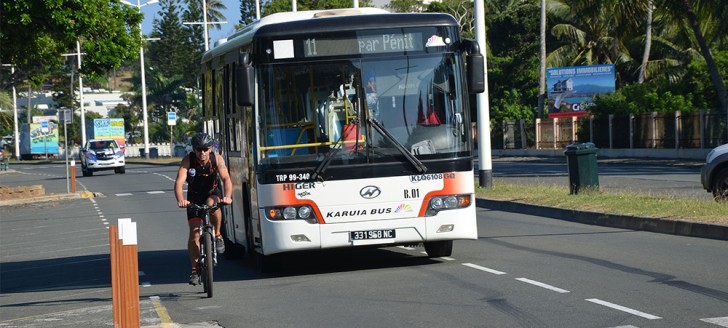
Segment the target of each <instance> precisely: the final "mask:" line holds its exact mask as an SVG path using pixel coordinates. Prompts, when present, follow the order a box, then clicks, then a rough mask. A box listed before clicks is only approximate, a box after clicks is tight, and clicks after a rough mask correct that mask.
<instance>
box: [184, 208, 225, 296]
mask: <svg viewBox="0 0 728 328" xmlns="http://www.w3.org/2000/svg"><path fill="white" fill-rule="evenodd" d="M222 206H224V204H219V203H218V204H215V205H213V206H208V205H197V204H193V203H190V204H189V205H188V207H190V208H193V209H195V210H198V211H201V212H202V213H204V215H203V217H202V221H201V222H200V255H199V256H198V257H197V274H198V275H200V282H201V283H202V287H203V289H204V292H205V293H207V297H208V298H210V297H212V283H213V268H214V267H215V266H216V265H217V250H216V248H215V242H216V241H215V227H214V226H213V225H212V223H210V213H212V212H213V211H215V210H216V209H218V208H221V207H222ZM198 213H199V212H198Z"/></svg>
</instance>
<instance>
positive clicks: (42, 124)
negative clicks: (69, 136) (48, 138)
mask: <svg viewBox="0 0 728 328" xmlns="http://www.w3.org/2000/svg"><path fill="white" fill-rule="evenodd" d="M40 132H43V133H48V121H43V122H40Z"/></svg>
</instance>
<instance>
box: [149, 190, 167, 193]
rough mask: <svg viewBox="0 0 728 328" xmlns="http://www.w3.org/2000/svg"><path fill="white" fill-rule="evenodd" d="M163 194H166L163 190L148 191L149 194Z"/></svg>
mask: <svg viewBox="0 0 728 328" xmlns="http://www.w3.org/2000/svg"><path fill="white" fill-rule="evenodd" d="M163 193H164V191H162V190H157V191H147V194H163Z"/></svg>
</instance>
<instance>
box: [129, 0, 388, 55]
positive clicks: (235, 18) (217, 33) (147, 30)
mask: <svg viewBox="0 0 728 328" xmlns="http://www.w3.org/2000/svg"><path fill="white" fill-rule="evenodd" d="M129 1H130V2H131V3H134V4H136V1H134V0H129ZM147 1H148V0H147ZM147 1H144V0H142V1H141V4H142V13H144V22H143V23H142V31H143V32H144V34H145V35H149V34H151V33H152V30H153V22H154V19H155V18H157V19H160V18H161V15H160V13H159V11H160V10H161V7H160V5H159V3H154V4H151V5H148V6H144V4H145V3H146V2H147ZM222 2H223V3H224V4H225V6H226V7H227V10H225V11H223V14H224V15H225V17H226V18H227V24H223V25H222V28H221V29H220V30H217V29H214V28H210V29H208V30H207V32H208V33H209V34H210V47H212V46H213V45H214V44H215V41H217V40H219V39H221V38H225V37H228V36H230V35H232V34H233V33H235V28H234V26H235V25H236V24H237V23H238V22H239V21H240V0H222ZM373 3H374V5H375V6H376V7H380V8H381V7H383V6H384V5H385V4H387V3H389V1H388V0H374V1H373Z"/></svg>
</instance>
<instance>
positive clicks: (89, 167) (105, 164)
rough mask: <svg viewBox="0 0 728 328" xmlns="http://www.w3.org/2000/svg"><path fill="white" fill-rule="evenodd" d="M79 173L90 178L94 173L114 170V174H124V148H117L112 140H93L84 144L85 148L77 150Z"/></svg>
mask: <svg viewBox="0 0 728 328" xmlns="http://www.w3.org/2000/svg"><path fill="white" fill-rule="evenodd" d="M78 156H79V157H80V160H81V171H82V172H83V176H85V177H90V176H92V175H94V172H95V171H102V170H114V172H115V173H120V174H124V173H126V166H125V158H124V146H121V147H120V146H119V145H118V144H117V143H116V140H114V139H94V140H88V141H87V142H86V147H84V148H81V149H80V150H79V155H78Z"/></svg>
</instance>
